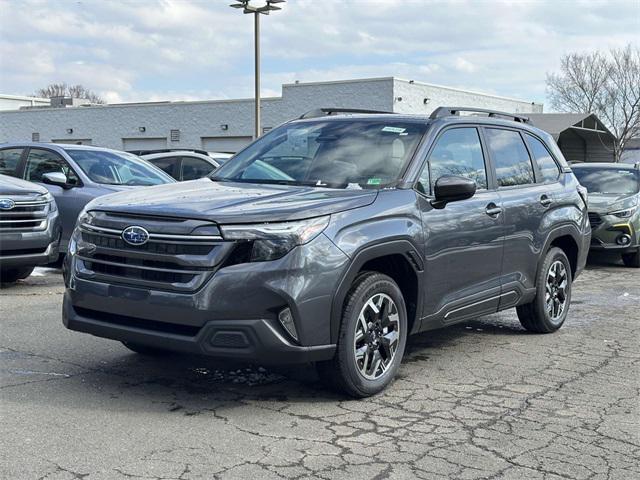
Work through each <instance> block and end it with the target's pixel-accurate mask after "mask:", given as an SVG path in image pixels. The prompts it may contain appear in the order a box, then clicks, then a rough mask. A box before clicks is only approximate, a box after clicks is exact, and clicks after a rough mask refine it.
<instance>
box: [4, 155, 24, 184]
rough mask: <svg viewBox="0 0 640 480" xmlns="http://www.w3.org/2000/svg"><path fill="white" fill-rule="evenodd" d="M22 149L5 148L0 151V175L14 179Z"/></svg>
mask: <svg viewBox="0 0 640 480" xmlns="http://www.w3.org/2000/svg"><path fill="white" fill-rule="evenodd" d="M23 151H24V148H5V149H4V150H0V174H2V175H11V176H13V177H15V176H16V175H17V174H18V164H19V163H20V157H22V152H23Z"/></svg>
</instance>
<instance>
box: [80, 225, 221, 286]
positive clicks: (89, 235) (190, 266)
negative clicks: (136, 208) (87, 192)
mask: <svg viewBox="0 0 640 480" xmlns="http://www.w3.org/2000/svg"><path fill="white" fill-rule="evenodd" d="M134 221H135V225H136V226H141V227H143V228H145V229H146V230H147V231H148V232H149V239H148V241H147V242H146V243H145V244H143V245H131V244H129V243H127V242H125V241H124V240H123V238H122V236H121V235H122V231H123V230H124V229H125V228H126V227H127V226H130V225H131V224H132V219H131V218H130V217H125V216H121V217H119V216H118V215H117V214H113V213H109V214H103V215H97V216H95V218H93V219H92V220H91V223H90V224H86V223H85V224H82V225H80V232H79V234H80V238H79V242H78V245H77V260H78V261H77V263H76V271H77V273H78V276H79V277H81V278H87V279H91V280H97V281H102V282H105V283H110V284H125V285H133V286H143V287H147V288H150V289H157V290H172V291H184V292H188V291H195V290H197V289H198V288H200V287H201V286H202V285H203V284H204V283H205V282H206V281H207V280H208V279H209V278H210V277H211V275H212V274H213V273H214V272H215V271H216V270H217V268H219V265H220V264H221V263H222V262H223V260H224V258H225V257H226V256H227V254H228V252H230V251H231V250H232V247H233V243H232V242H224V241H223V239H222V238H221V237H219V236H217V235H210V236H198V235H191V234H190V232H191V231H193V229H194V228H197V227H199V226H203V224H207V225H209V226H210V225H211V223H210V222H202V221H191V220H184V221H183V223H181V222H180V221H176V220H175V219H167V222H166V223H163V222H162V219H161V218H160V219H159V218H158V217H150V218H149V219H145V218H143V217H137V218H135V220H134ZM165 231H170V232H171V233H163V232H165ZM180 231H184V233H178V232H180Z"/></svg>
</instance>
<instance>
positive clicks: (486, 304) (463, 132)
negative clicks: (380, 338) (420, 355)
mask: <svg viewBox="0 0 640 480" xmlns="http://www.w3.org/2000/svg"><path fill="white" fill-rule="evenodd" d="M444 175H459V176H464V177H467V178H471V179H473V180H474V181H475V182H476V184H477V191H476V194H475V195H474V196H473V197H472V198H469V199H467V200H461V201H456V202H450V203H448V204H447V205H446V206H445V207H444V208H435V207H434V206H433V205H432V200H433V191H434V185H435V183H436V181H437V180H438V178H440V177H442V176H444ZM492 185H493V181H492V179H491V177H490V175H489V174H488V169H487V166H486V162H485V153H484V151H483V148H482V144H481V140H480V135H479V131H478V129H477V128H476V127H475V126H462V127H458V126H456V127H452V128H449V129H447V130H444V131H443V132H441V133H440V134H439V136H438V138H437V139H436V141H435V142H434V145H433V147H432V148H431V150H430V153H429V154H428V157H427V162H426V165H425V166H424V168H423V171H422V173H421V175H420V179H419V182H418V184H417V187H416V189H417V190H418V193H420V197H419V205H420V209H421V215H422V223H423V230H424V238H425V243H424V258H425V276H426V282H425V286H426V291H425V292H424V298H425V299H426V300H425V304H424V310H423V317H424V318H423V322H422V328H423V329H428V328H434V327H437V326H441V325H443V324H450V323H454V322H457V321H461V320H464V319H467V318H471V317H474V316H477V315H481V314H485V313H491V312H495V311H496V310H497V307H498V302H499V298H500V274H501V265H502V248H503V239H502V237H503V216H502V214H501V211H500V208H501V205H500V197H499V195H498V193H497V192H496V191H495V190H494V189H493V188H492Z"/></svg>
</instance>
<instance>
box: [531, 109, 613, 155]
mask: <svg viewBox="0 0 640 480" xmlns="http://www.w3.org/2000/svg"><path fill="white" fill-rule="evenodd" d="M527 116H528V117H529V120H530V122H531V124H532V125H534V126H535V127H538V128H539V129H541V130H544V131H545V132H548V133H550V134H551V135H552V136H553V138H554V139H555V140H556V142H557V143H558V146H559V147H560V150H561V151H562V153H563V155H564V156H565V158H566V159H567V160H568V161H570V162H613V161H614V157H613V145H614V142H615V139H616V138H615V136H614V135H613V134H612V133H611V131H609V129H608V128H607V127H606V126H605V125H604V124H603V123H602V121H601V120H600V119H599V118H598V117H597V116H596V115H595V114H593V113H529V114H527Z"/></svg>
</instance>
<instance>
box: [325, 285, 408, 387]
mask: <svg viewBox="0 0 640 480" xmlns="http://www.w3.org/2000/svg"><path fill="white" fill-rule="evenodd" d="M407 328H408V322H407V310H406V306H405V302H404V298H403V297H402V292H401V291H400V288H398V285H397V284H396V283H395V282H394V281H393V280H392V279H391V278H390V277H388V276H387V275H383V274H380V273H374V272H368V273H364V274H362V275H360V276H358V277H357V278H356V280H355V281H354V284H353V285H352V287H351V290H350V291H349V293H348V294H347V298H346V302H345V306H344V310H343V313H342V323H341V325H340V332H339V336H338V345H337V350H336V354H335V357H334V358H333V359H332V360H330V361H328V362H321V363H318V365H317V367H318V374H319V375H320V377H321V378H322V379H323V380H325V381H327V382H329V383H330V384H332V385H334V386H337V387H338V388H340V389H341V390H343V391H344V392H346V393H347V394H349V395H351V396H353V397H358V398H363V397H368V396H370V395H375V394H376V393H378V392H380V391H382V390H384V389H385V388H386V387H387V386H388V385H389V384H390V383H391V381H392V380H393V378H394V377H395V375H396V373H397V371H398V369H399V367H400V362H401V361H402V356H403V354H404V349H405V345H406V340H407V333H408V332H407Z"/></svg>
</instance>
